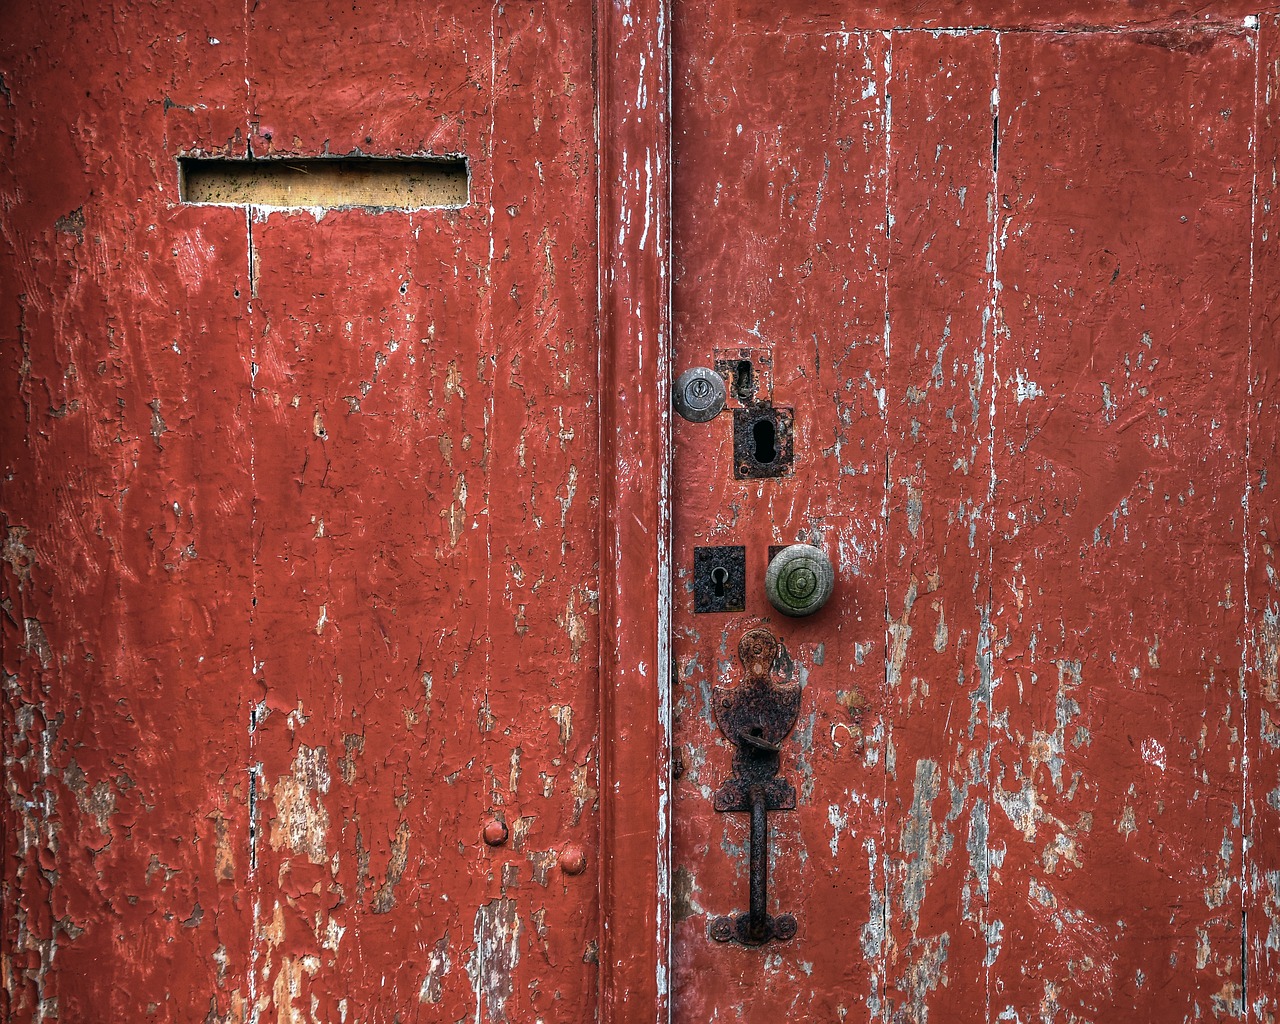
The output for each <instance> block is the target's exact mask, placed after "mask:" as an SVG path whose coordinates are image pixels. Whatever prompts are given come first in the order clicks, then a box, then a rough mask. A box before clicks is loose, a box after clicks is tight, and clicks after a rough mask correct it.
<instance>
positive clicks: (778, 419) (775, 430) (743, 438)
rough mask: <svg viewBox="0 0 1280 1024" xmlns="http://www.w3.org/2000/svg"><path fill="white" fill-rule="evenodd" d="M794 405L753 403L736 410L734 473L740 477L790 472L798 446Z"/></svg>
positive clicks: (767, 475) (747, 477)
mask: <svg viewBox="0 0 1280 1024" xmlns="http://www.w3.org/2000/svg"><path fill="white" fill-rule="evenodd" d="M794 423H795V413H794V412H793V410H791V409H775V408H774V407H773V406H771V405H764V404H761V405H752V406H749V407H748V408H745V409H734V410H733V475H734V477H735V478H737V479H738V480H759V479H764V478H768V477H776V476H786V475H788V474H789V473H790V472H791V464H792V462H793V461H794V454H795V448H794V444H793V442H792V426H793V424H794Z"/></svg>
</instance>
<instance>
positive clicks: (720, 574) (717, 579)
mask: <svg viewBox="0 0 1280 1024" xmlns="http://www.w3.org/2000/svg"><path fill="white" fill-rule="evenodd" d="M728 582H729V570H728V569H726V568H725V567H724V566H722V565H717V566H716V567H715V568H714V569H712V570H711V583H712V585H713V586H714V587H715V588H716V597H724V585H725V584H726V583H728Z"/></svg>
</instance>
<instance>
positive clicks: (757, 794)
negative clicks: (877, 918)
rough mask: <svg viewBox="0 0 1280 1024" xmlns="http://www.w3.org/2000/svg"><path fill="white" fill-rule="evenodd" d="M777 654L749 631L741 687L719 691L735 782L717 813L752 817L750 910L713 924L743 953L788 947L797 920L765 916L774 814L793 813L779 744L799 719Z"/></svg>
mask: <svg viewBox="0 0 1280 1024" xmlns="http://www.w3.org/2000/svg"><path fill="white" fill-rule="evenodd" d="M778 650H779V644H778V640H777V638H776V637H774V636H773V634H772V633H770V632H769V631H768V630H766V629H752V630H748V631H747V632H746V633H745V634H743V637H742V640H741V642H740V643H739V645H738V657H739V658H740V659H741V661H742V670H743V674H742V682H741V684H740V685H738V686H736V687H723V686H717V687H716V688H715V699H714V705H713V706H714V713H715V719H716V724H717V725H719V726H720V731H721V732H723V733H724V734H725V736H727V737H728V738H729V739H730V740H732V741H733V743H734V745H735V747H736V750H735V752H734V755H733V774H732V775H731V776H730V777H729V778H728V779H726V780H725V782H724V785H722V786H721V787H720V789H719V790H718V791H717V792H716V795H715V808H716V810H717V811H721V812H731V811H740V812H746V813H749V814H750V815H751V831H750V839H749V840H748V842H749V846H750V850H749V855H750V862H751V867H750V882H751V891H750V898H749V903H748V910H747V913H745V914H737V915H736V916H734V917H724V916H722V917H717V918H716V919H715V920H714V921H712V922H711V937H712V938H713V939H715V940H716V941H717V942H731V941H733V940H734V939H736V940H737V941H738V942H741V943H742V944H743V945H747V946H761V945H764V944H765V943H767V942H770V941H773V940H777V941H780V942H783V941H786V940H787V939H790V938H791V937H792V936H793V935H795V933H796V919H795V917H794V916H793V915H791V914H779V915H777V916H776V917H775V916H773V915H771V914H770V913H769V909H768V905H769V812H770V811H789V810H793V809H794V808H795V806H796V791H795V787H794V786H792V785H791V783H789V782H788V781H787V780H786V779H784V778H782V777H781V776H779V775H778V769H779V766H780V762H781V757H780V751H781V749H782V741H783V740H784V739H786V737H787V735H788V734H789V733H790V732H791V730H792V728H793V727H794V726H795V724H796V717H797V715H798V714H799V712H800V686H799V684H798V683H793V682H783V683H780V682H776V681H775V680H774V679H773V678H772V671H773V664H774V661H775V660H776V659H777V656H778Z"/></svg>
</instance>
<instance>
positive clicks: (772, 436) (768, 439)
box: [754, 419, 778, 466]
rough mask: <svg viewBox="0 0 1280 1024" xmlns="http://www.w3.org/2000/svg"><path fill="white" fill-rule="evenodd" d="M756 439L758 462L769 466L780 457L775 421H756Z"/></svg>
mask: <svg viewBox="0 0 1280 1024" xmlns="http://www.w3.org/2000/svg"><path fill="white" fill-rule="evenodd" d="M754 434H755V439H756V462H758V463H760V465H762V466H767V465H769V463H771V462H773V460H774V459H776V458H777V457H778V447H777V439H778V437H777V428H776V427H775V426H774V425H773V420H770V419H763V420H756V425H755V428H754Z"/></svg>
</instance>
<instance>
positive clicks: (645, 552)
mask: <svg viewBox="0 0 1280 1024" xmlns="http://www.w3.org/2000/svg"><path fill="white" fill-rule="evenodd" d="M596 19H597V21H596V27H597V48H596V60H597V104H598V107H597V124H598V129H597V130H598V132H599V146H598V152H599V164H598V174H599V211H600V234H599V245H600V263H599V267H600V270H599V300H600V307H599V308H600V418H601V431H600V436H601V459H602V463H601V474H600V478H601V516H602V522H601V550H602V555H601V558H602V564H601V566H600V585H601V593H600V610H601V650H600V680H601V694H600V707H601V723H600V792H601V806H602V814H601V827H602V835H601V850H602V854H601V858H600V892H601V908H600V909H601V937H600V968H601V974H600V980H601V989H600V1019H601V1020H603V1021H628V1022H632V1021H635V1022H640V1021H658V1020H663V1019H666V1016H667V1013H668V997H667V989H668V986H667V963H668V959H669V957H668V950H669V945H670V939H669V936H670V924H669V918H668V913H667V902H666V893H667V891H668V888H669V886H668V878H669V873H670V863H669V846H670V838H669V830H668V807H669V804H668V786H669V780H670V772H669V767H668V751H669V738H668V729H669V723H670V699H671V698H670V669H669V650H668V646H669V640H668V637H669V609H670V593H669V591H670V572H669V538H670V505H669V494H668V465H669V462H670V455H669V424H668V416H669V414H668V411H667V410H668V404H667V387H668V377H669V365H668V364H669V349H670V333H669V330H670V327H669V325H670V294H669V293H670V274H669V255H670V250H669V240H670V229H669V226H670V216H669V207H670V188H669V180H670V170H669V168H670V165H669V159H668V157H669V153H670V116H669V104H670V87H669V82H670V72H669V56H668V25H669V21H668V10H667V0H617V2H614V3H603V4H600V5H599V6H598V7H597V14H596Z"/></svg>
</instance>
